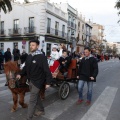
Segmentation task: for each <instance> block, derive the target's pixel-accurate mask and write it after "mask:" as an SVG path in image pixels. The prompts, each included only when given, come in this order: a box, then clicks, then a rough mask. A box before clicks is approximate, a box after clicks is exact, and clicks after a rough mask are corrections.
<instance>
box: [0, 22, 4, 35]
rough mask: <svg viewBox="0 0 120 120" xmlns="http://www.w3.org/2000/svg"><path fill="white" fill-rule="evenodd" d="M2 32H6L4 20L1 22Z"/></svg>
mask: <svg viewBox="0 0 120 120" xmlns="http://www.w3.org/2000/svg"><path fill="white" fill-rule="evenodd" d="M0 30H1V31H0V32H1V34H4V21H2V22H1V28H0Z"/></svg>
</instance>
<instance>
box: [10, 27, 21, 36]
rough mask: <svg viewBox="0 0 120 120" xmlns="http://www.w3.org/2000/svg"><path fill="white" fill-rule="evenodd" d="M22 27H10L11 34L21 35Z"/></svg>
mask: <svg viewBox="0 0 120 120" xmlns="http://www.w3.org/2000/svg"><path fill="white" fill-rule="evenodd" d="M21 30H22V29H21V28H16V29H9V35H21Z"/></svg>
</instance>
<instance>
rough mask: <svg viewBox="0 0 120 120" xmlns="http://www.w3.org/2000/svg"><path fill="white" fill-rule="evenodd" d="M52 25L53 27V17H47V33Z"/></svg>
mask: <svg viewBox="0 0 120 120" xmlns="http://www.w3.org/2000/svg"><path fill="white" fill-rule="evenodd" d="M50 27H51V19H50V18H48V19H47V33H50Z"/></svg>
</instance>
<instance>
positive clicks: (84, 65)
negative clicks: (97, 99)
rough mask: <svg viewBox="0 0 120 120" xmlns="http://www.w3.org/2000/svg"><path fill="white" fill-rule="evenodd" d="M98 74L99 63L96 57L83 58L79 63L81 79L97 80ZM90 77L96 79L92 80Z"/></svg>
mask: <svg viewBox="0 0 120 120" xmlns="http://www.w3.org/2000/svg"><path fill="white" fill-rule="evenodd" d="M97 75H98V63H97V61H96V59H95V58H94V57H90V58H89V59H85V58H83V59H82V61H81V62H80V65H79V70H78V76H79V77H80V80H84V81H93V82H96V77H97ZM90 77H94V79H95V80H90Z"/></svg>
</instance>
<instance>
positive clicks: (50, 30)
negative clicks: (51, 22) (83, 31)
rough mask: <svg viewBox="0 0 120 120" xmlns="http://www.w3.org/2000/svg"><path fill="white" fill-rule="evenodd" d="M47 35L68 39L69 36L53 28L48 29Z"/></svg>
mask: <svg viewBox="0 0 120 120" xmlns="http://www.w3.org/2000/svg"><path fill="white" fill-rule="evenodd" d="M47 34H51V35H55V36H59V37H63V38H67V34H66V33H65V32H63V31H59V30H57V29H53V28H50V27H47Z"/></svg>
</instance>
